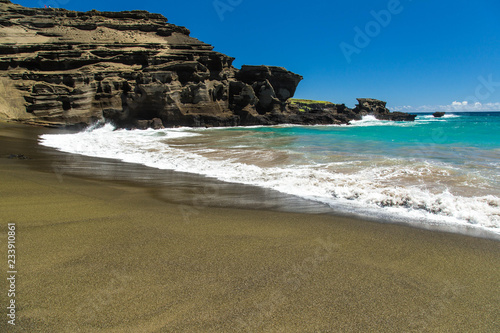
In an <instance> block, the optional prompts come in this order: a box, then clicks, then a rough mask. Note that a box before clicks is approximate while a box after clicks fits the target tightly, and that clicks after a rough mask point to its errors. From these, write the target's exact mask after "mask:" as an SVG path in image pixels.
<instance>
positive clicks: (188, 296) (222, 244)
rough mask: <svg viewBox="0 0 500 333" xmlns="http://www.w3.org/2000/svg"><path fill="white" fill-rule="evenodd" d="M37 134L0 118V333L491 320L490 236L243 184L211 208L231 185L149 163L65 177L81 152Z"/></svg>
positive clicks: (499, 298) (494, 312)
mask: <svg viewBox="0 0 500 333" xmlns="http://www.w3.org/2000/svg"><path fill="white" fill-rule="evenodd" d="M47 131H49V130H47V129H39V128H29V127H24V126H20V125H5V124H0V184H1V185H0V197H1V201H0V228H1V235H2V236H1V237H2V238H1V239H2V244H5V240H6V231H7V223H9V222H15V223H16V227H17V242H16V246H17V267H16V268H17V270H18V275H17V286H16V287H17V293H16V304H17V305H18V308H17V317H16V327H15V329H12V327H10V328H9V329H10V331H26V332H75V331H81V332H245V331H248V332H368V331H373V332H426V331H427V332H437V331H444V332H446V331H448V332H471V331H475V332H495V331H499V330H500V323H499V322H498V318H500V310H499V309H500V285H499V281H500V247H499V244H500V243H499V242H498V241H492V240H487V239H481V238H474V237H469V236H463V235H457V234H451V233H443V232H434V231H427V230H419V229H415V228H411V227H406V226H401V225H394V224H383V223H375V222H369V221H363V220H359V219H354V218H349V217H338V216H332V215H329V214H323V213H319V214H301V213H292V212H280V211H276V210H279V207H278V206H279V205H278V206H276V204H270V205H265V204H264V203H263V201H265V200H263V201H262V202H261V205H262V207H261V209H256V208H259V206H258V205H257V206H256V205H253V207H254V209H244V208H242V207H244V206H245V202H250V201H252V200H254V199H252V196H254V195H258V194H259V193H258V192H255V191H257V190H256V189H253V188H251V187H247V188H248V192H249V194H248V198H245V199H244V200H243V201H241V200H239V201H238V199H236V198H235V199H234V200H235V201H237V202H238V203H239V204H237V205H235V206H240V208H227V207H214V206H217V205H216V204H214V201H216V200H217V198H218V197H221V198H222V199H224V200H226V201H227V200H229V199H228V198H229V197H230V194H231V193H233V192H232V191H234V193H242V192H241V187H236V186H235V187H234V188H222V190H220V191H219V190H217V191H216V193H212V192H211V191H210V189H213V188H214V187H213V184H209V183H210V182H209V180H207V182H206V183H194V182H193V183H191V182H190V180H189V178H182V177H181V178H178V179H180V180H178V181H177V182H175V183H174V182H168V183H165V182H157V183H156V184H155V183H151V182H150V181H148V182H142V181H140V180H141V179H143V178H145V177H146V178H148V179H149V180H150V179H151V177H153V176H154V175H155V174H154V171H151V173H152V174H148V175H146V173H147V171H146V170H147V168H132V169H128V168H130V166H128V165H125V164H123V163H118V162H107V163H109V165H107V164H103V163H105V162H103V161H101V162H100V163H101V164H96V165H100V166H103V175H102V176H99V172H95V173H94V175H93V176H91V175H89V176H85V173H84V172H83V171H82V172H79V173H72V172H70V170H69V169H70V168H69V167H71V169H73V170H74V169H78V166H81V167H82V168H84V167H88V163H91V162H92V161H90V160H89V159H82V158H78V157H74V156H73V157H72V156H71V155H67V154H62V153H61V154H59V153H54V152H50V150H49V149H48V148H43V147H40V146H37V145H36V141H35V140H34V138H36V135H37V134H40V133H44V132H47ZM9 154H24V155H27V156H29V157H30V159H28V160H20V159H8V158H6V157H7V156H8V155H9ZM105 165H107V167H106V170H104V166H105ZM127 170H135V171H134V172H137V175H135V176H134V177H132V178H137V181H129V180H125V178H126V177H124V176H123V175H120V172H122V173H128V172H127ZM139 171H140V172H139ZM112 175H116V177H114V178H113V176H112ZM129 177H130V175H129ZM192 180H196V181H200V179H199V178H193V179H192ZM207 184H209V186H208V185H207ZM207 189H209V190H207ZM255 200H256V201H258V200H257V199H255ZM229 201H230V200H229ZM278 201H279V200H278ZM278 201H276V202H278ZM298 204H299V205H298V207H299V208H298V209H297V210H300V207H301V206H300V202H298ZM224 206H230V203H229V204H225V205H224ZM320 212H321V210H320ZM0 254H1V256H0V258H1V260H2V262H4V263H5V262H6V261H7V260H6V255H7V253H6V247H5V246H3V250H2V251H0ZM3 267H4V273H5V274H6V268H5V267H6V265H3ZM1 288H2V290H4V291H6V290H8V288H7V284H6V282H5V280H4V281H3V282H2V284H1ZM6 294H7V293H6V292H2V293H1V295H2V296H1V297H0V300H1V304H2V307H3V308H4V309H5V307H6V304H7V302H8V299H7V295H6ZM4 305H5V306H4ZM3 311H4V312H5V311H6V310H3ZM3 318H4V319H2V321H1V322H0V325H1V326H0V327H2V330H3V327H6V325H7V323H6V321H7V320H6V319H5V318H6V316H5V315H3Z"/></svg>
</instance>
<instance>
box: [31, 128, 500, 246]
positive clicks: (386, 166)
mask: <svg viewBox="0 0 500 333" xmlns="http://www.w3.org/2000/svg"><path fill="white" fill-rule="evenodd" d="M372 122H379V124H380V121H378V120H376V119H375V120H374V119H371V118H368V119H364V120H363V121H361V122H360V123H364V124H368V123H372ZM387 123H389V122H387ZM358 124H359V123H358ZM203 135H211V131H206V130H202V131H196V132H195V131H194V130H193V129H189V128H183V129H164V130H156V131H155V130H132V131H127V130H116V129H115V128H114V127H113V126H111V125H109V124H108V125H105V126H104V127H101V128H93V129H91V130H87V131H83V132H80V133H76V134H45V135H42V136H41V137H40V143H41V144H42V145H45V146H48V147H53V148H56V149H58V150H61V151H64V152H69V153H74V154H82V155H87V156H93V157H101V158H114V159H119V160H121V161H124V162H129V163H139V164H143V165H146V166H149V167H153V168H158V169H169V170H175V171H181V172H189V173H195V174H200V175H204V176H207V177H212V178H216V179H218V180H221V181H225V182H233V183H241V184H249V185H256V186H261V187H265V188H270V189H274V190H277V191H280V192H282V193H286V194H290V195H295V196H300V197H302V198H306V199H309V200H314V201H318V202H322V203H324V204H327V205H330V206H332V207H333V208H334V209H336V210H338V211H341V212H344V213H355V214H358V215H364V216H369V217H374V216H378V217H379V218H380V219H384V220H392V221H402V222H407V223H412V224H415V225H421V226H424V225H443V226H445V225H450V226H465V227H468V228H479V229H483V230H487V231H488V232H491V233H492V234H496V235H497V236H500V199H499V198H498V197H496V196H494V195H481V196H463V195H458V194H457V193H452V192H451V191H450V190H449V189H448V188H447V186H446V184H435V183H432V181H426V179H434V178H435V177H436V176H439V177H441V178H446V177H448V176H450V173H453V172H454V168H453V167H452V166H449V167H446V166H445V165H435V164H433V163H430V162H428V161H408V160H404V159H398V158H392V159H391V158H384V159H380V160H379V161H374V162H369V163H368V162H359V161H353V160H347V161H335V162H330V163H317V162H311V163H300V164H294V163H287V164H276V165H272V166H268V167H263V166H259V165H258V163H252V162H251V161H245V159H243V160H242V159H238V158H234V157H232V156H235V155H234V152H235V151H236V152H237V151H238V149H241V153H242V154H244V156H247V157H250V156H257V157H259V156H260V157H262V158H263V159H265V158H270V159H272V156H273V151H272V150H268V151H265V153H266V154H267V155H268V157H266V154H264V153H263V150H262V149H260V150H258V151H257V150H252V148H249V147H248V145H238V144H235V145H233V146H231V147H218V148H214V147H206V146H203V147H198V146H197V145H196V144H191V143H189V142H186V141H182V139H189V138H194V137H200V136H203ZM172 143H175V144H172ZM231 154H232V155H231ZM252 154H253V155H252ZM249 159H250V158H249ZM243 161H245V162H243ZM363 163H364V164H363Z"/></svg>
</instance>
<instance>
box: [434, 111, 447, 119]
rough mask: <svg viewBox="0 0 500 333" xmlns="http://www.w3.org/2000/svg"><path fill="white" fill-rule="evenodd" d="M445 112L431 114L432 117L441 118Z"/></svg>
mask: <svg viewBox="0 0 500 333" xmlns="http://www.w3.org/2000/svg"><path fill="white" fill-rule="evenodd" d="M445 114H446V112H434V113H433V114H432V115H433V116H434V118H441V117H442V116H444V115H445Z"/></svg>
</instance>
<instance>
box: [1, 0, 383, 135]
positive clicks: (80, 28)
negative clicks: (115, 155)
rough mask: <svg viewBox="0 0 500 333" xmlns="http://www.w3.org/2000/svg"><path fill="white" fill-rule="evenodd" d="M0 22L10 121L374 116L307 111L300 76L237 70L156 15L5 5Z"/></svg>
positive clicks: (135, 123)
mask: <svg viewBox="0 0 500 333" xmlns="http://www.w3.org/2000/svg"><path fill="white" fill-rule="evenodd" d="M0 14H1V16H0V117H2V118H5V119H11V120H17V121H22V122H25V123H31V124H37V125H44V126H56V127H59V126H72V125H88V124H90V123H92V122H95V121H97V120H103V119H107V120H112V121H113V122H115V123H116V124H118V125H119V126H122V127H148V126H153V127H161V126H168V127H171V126H179V125H183V126H237V125H259V124H261V125H270V124H279V123H307V124H314V123H346V122H348V121H349V119H355V118H356V117H359V114H362V113H364V112H365V111H366V112H370V111H369V110H366V109H362V110H361V109H360V111H359V112H357V113H356V112H355V111H356V109H354V111H353V110H350V109H347V108H345V107H344V108H340V109H339V108H335V110H334V109H331V110H323V111H324V112H309V111H307V112H304V111H303V110H300V108H297V105H296V104H295V105H294V104H293V103H291V102H290V98H291V97H293V95H294V93H295V89H296V88H297V85H298V83H299V82H300V81H301V79H302V77H301V76H300V75H297V74H294V73H292V72H289V71H287V70H286V69H284V68H281V67H271V66H243V67H242V68H241V69H240V70H238V69H236V68H234V67H233V66H232V61H233V60H234V58H231V57H229V56H227V55H224V54H221V53H218V52H215V51H213V47H212V46H210V45H208V44H205V43H203V42H201V41H199V40H197V39H195V38H192V37H190V36H189V34H190V32H189V30H188V29H186V28H184V27H179V26H176V25H173V24H169V23H167V19H166V18H165V17H164V16H162V15H160V14H151V13H148V12H146V11H127V12H98V11H90V12H75V11H69V10H64V9H50V8H48V9H46V8H38V9H36V8H26V7H22V6H19V5H15V4H12V3H11V2H10V1H9V0H0ZM382 103H383V102H382ZM361 104H362V103H361V102H360V105H361ZM384 108H385V103H384ZM339 110H340V111H341V112H339ZM387 111H388V110H387ZM377 114H380V115H382V116H383V115H384V114H385V113H383V112H378V113H377Z"/></svg>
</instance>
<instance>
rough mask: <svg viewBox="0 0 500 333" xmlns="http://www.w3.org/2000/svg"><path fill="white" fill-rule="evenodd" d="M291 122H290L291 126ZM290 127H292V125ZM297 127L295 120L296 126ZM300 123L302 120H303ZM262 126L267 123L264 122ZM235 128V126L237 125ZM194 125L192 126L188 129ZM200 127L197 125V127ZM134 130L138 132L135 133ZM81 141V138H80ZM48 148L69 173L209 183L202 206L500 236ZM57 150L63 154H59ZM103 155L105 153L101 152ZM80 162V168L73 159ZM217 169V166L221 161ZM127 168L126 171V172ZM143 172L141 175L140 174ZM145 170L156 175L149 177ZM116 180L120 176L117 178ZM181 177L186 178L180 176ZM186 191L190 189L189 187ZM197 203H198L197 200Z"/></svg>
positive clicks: (428, 219) (499, 235) (465, 225)
mask: <svg viewBox="0 0 500 333" xmlns="http://www.w3.org/2000/svg"><path fill="white" fill-rule="evenodd" d="M288 126H290V125H288ZM288 126H287V127H288ZM291 126H293V125H291ZM297 126H298V125H297ZM260 127H261V126H260ZM233 128H234V127H233ZM184 129H188V130H189V129H191V128H183V129H182V130H184ZM194 129H196V128H194ZM131 135H133V134H131ZM75 144H78V143H75ZM46 148H47V149H45V151H46V152H47V154H49V155H51V156H58V155H60V154H62V155H63V156H65V158H66V162H65V163H63V166H60V167H58V168H64V172H65V173H68V174H72V175H75V176H84V177H90V178H92V179H94V178H98V179H103V180H109V179H115V178H116V175H115V174H113V173H111V174H108V175H101V174H99V173H98V172H96V171H95V170H96V169H98V170H101V169H103V168H104V169H106V168H109V166H110V165H116V168H115V172H117V173H119V174H120V181H127V182H130V183H132V184H138V185H140V186H147V187H151V186H152V185H155V184H158V183H165V184H169V185H172V184H175V185H176V186H177V184H178V183H179V182H182V183H185V184H186V186H184V188H190V187H192V186H191V185H188V184H192V185H196V186H197V187H199V186H198V184H203V185H202V187H203V189H202V191H201V192H202V193H197V194H194V195H195V196H196V197H197V198H196V199H194V200H198V199H199V197H201V198H202V199H203V201H204V203H203V205H202V206H214V207H227V208H243V209H266V210H271V211H286V212H295V213H305V214H316V213H325V214H331V215H333V216H343V217H350V218H354V219H361V220H365V221H374V222H378V223H383V224H387V223H391V224H397V225H405V226H410V227H413V228H419V229H424V230H431V231H438V232H448V233H457V234H461V235H467V236H472V237H480V238H486V239H493V240H500V232H499V231H498V229H495V228H488V227H487V226H484V225H481V224H474V221H473V222H470V223H458V222H457V223H455V222H449V221H448V222H447V221H443V220H441V219H440V218H439V217H434V216H426V217H423V216H420V217H415V216H411V214H404V213H405V212H400V213H402V215H397V214H395V213H393V212H387V211H383V210H378V209H375V208H373V207H366V206H349V205H347V204H346V203H345V202H344V203H339V202H330V203H327V202H326V201H322V200H320V199H315V198H308V197H307V196H300V195H299V196H296V195H293V194H288V193H284V192H280V191H278V190H275V189H272V188H270V187H267V186H265V185H263V184H261V185H250V184H248V183H247V184H245V182H237V181H236V182H232V181H224V180H219V179H216V178H219V177H218V176H213V177H210V176H205V175H203V174H202V173H201V174H200V173H199V172H198V173H196V172H194V171H192V172H183V171H177V170H170V169H162V168H161V167H151V166H147V165H145V164H147V163H145V162H144V161H143V163H139V162H137V161H136V159H132V160H133V161H131V160H130V159H127V158H125V161H124V160H121V159H113V158H109V157H106V156H108V154H105V155H101V154H95V153H94V156H87V155H85V156H84V155H77V154H71V153H67V152H61V151H59V150H57V149H54V148H52V147H51V146H50V145H49V146H48V147H46ZM55 151H57V153H55ZM100 155H101V156H100ZM74 161H78V163H77V164H81V165H77V166H76V167H75V166H74V165H72V164H75V163H73V162H74ZM214 168H217V166H215V167H214ZM124 170H126V171H124ZM138 174H140V175H141V176H140V177H137V176H136V175H138ZM143 175H151V176H146V177H144V176H143ZM115 180H116V179H115ZM179 180H181V181H179ZM184 191H185V192H186V190H184ZM161 197H162V199H164V200H167V201H169V202H175V203H179V200H178V198H176V197H171V196H161ZM196 204H197V203H195V205H196Z"/></svg>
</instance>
